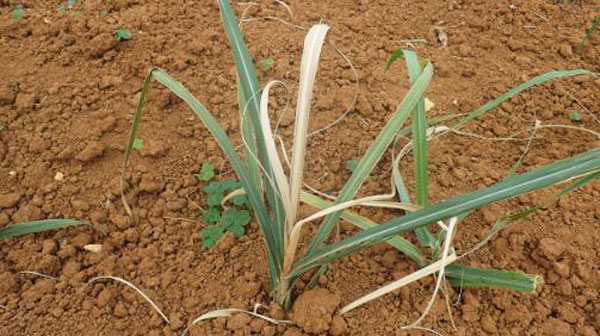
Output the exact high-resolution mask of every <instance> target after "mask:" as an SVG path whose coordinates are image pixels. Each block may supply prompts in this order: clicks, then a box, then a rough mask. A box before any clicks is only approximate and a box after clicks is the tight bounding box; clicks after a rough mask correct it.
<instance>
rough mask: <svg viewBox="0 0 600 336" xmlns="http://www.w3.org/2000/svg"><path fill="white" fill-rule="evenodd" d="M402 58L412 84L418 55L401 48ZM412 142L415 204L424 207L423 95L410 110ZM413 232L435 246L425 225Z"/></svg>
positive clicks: (421, 239)
mask: <svg viewBox="0 0 600 336" xmlns="http://www.w3.org/2000/svg"><path fill="white" fill-rule="evenodd" d="M403 52H404V59H405V60H406V69H407V71H408V77H409V80H410V85H414V84H415V81H416V80H417V78H418V77H419V75H420V74H421V65H420V64H419V57H418V56H417V54H416V53H415V52H414V51H410V50H403ZM411 129H412V135H413V137H412V143H413V154H414V176H415V191H416V194H417V204H418V205H420V206H422V207H426V206H427V204H428V200H429V196H428V192H427V187H428V182H427V118H426V116H425V97H424V96H421V98H420V99H419V102H418V103H417V106H416V107H415V108H414V109H413V111H412V123H411ZM415 234H416V235H417V238H418V239H419V242H420V243H421V246H428V247H435V246H436V243H435V238H434V237H433V236H432V235H431V233H430V232H429V229H428V228H427V227H420V228H418V229H416V230H415Z"/></svg>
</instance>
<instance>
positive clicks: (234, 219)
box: [200, 164, 250, 248]
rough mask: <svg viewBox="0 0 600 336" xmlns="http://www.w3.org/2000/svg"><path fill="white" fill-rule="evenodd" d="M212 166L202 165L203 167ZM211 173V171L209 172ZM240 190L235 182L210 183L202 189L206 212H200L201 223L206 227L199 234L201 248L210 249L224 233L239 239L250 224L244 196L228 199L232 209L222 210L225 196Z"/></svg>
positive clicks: (246, 201)
mask: <svg viewBox="0 0 600 336" xmlns="http://www.w3.org/2000/svg"><path fill="white" fill-rule="evenodd" d="M207 166H211V167H212V164H204V165H203V166H202V169H204V167H207ZM211 172H212V170H211ZM238 188H240V183H239V182H238V181H235V180H224V181H212V182H210V183H209V184H207V185H206V186H204V187H203V188H202V191H203V192H204V193H205V194H206V204H207V205H208V210H207V211H204V212H201V214H202V221H203V222H204V223H205V224H206V225H207V227H206V228H205V229H204V230H202V232H200V238H202V247H204V248H211V247H213V246H214V245H215V244H216V243H217V242H218V241H219V239H221V237H222V236H223V234H225V232H231V233H232V234H233V235H234V236H235V237H236V238H241V237H242V236H243V235H244V233H245V232H246V225H248V223H249V222H250V212H249V211H248V210H247V209H248V199H247V197H246V195H237V196H233V197H231V198H230V199H229V201H230V203H231V204H233V206H234V207H233V208H229V209H223V208H222V207H221V202H222V201H223V199H225V194H226V193H229V192H231V191H233V190H236V189H238Z"/></svg>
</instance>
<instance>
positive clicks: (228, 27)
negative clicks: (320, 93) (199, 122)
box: [218, 0, 285, 263]
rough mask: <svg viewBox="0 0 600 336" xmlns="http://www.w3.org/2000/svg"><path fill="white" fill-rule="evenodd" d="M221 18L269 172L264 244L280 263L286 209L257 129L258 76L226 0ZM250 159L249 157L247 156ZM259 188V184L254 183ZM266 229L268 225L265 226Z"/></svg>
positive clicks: (221, 3) (221, 5) (220, 1)
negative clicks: (269, 238) (269, 218)
mask: <svg viewBox="0 0 600 336" xmlns="http://www.w3.org/2000/svg"><path fill="white" fill-rule="evenodd" d="M218 4H219V8H220V13H221V19H222V21H223V26H224V28H225V33H226V34H227V37H228V38H229V42H230V44H231V49H232V52H233V57H234V59H235V65H236V69H237V74H238V78H239V83H240V86H241V89H242V92H243V95H244V97H245V98H246V99H247V100H248V104H247V108H248V112H247V113H248V114H249V116H250V121H251V122H252V126H253V127H252V130H253V134H254V136H255V137H256V144H257V147H258V158H259V159H260V164H261V165H262V167H263V168H264V169H265V171H266V174H267V175H268V176H269V177H268V178H267V177H265V178H263V186H264V187H265V190H266V194H267V200H268V201H269V204H270V209H272V210H273V211H274V216H275V219H274V222H273V221H271V225H270V226H269V228H268V229H269V231H271V236H272V237H273V238H274V239H275V240H273V241H267V244H269V243H273V244H276V245H273V246H271V247H270V249H271V250H273V251H274V253H275V256H276V260H277V262H278V263H279V261H280V260H281V263H283V242H282V240H283V237H280V234H279V232H281V230H280V228H279V226H282V225H284V224H285V223H284V222H285V211H284V208H283V204H282V203H281V199H280V198H279V195H278V194H277V192H276V190H275V188H274V186H273V185H272V184H271V182H270V181H274V177H273V171H272V169H271V164H270V161H269V157H268V156H267V151H266V145H265V139H264V136H263V134H262V132H259V131H258V130H260V119H259V110H260V105H259V104H260V95H259V91H260V87H259V85H258V79H257V77H256V70H255V67H254V63H253V62H252V59H251V58H250V55H249V54H248V47H247V46H246V43H245V42H244V37H243V36H242V33H241V32H240V29H239V27H238V23H237V20H236V18H235V15H234V14H233V11H232V10H231V6H230V5H229V2H228V1H227V0H218ZM248 159H249V160H250V159H251V158H248ZM255 187H256V188H259V189H260V187H259V186H255ZM265 229H267V228H265Z"/></svg>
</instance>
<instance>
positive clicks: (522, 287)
mask: <svg viewBox="0 0 600 336" xmlns="http://www.w3.org/2000/svg"><path fill="white" fill-rule="evenodd" d="M445 273H446V279H447V280H448V282H450V284H451V285H452V286H453V287H465V288H469V287H474V288H482V287H487V288H503V289H511V290H515V291H519V292H528V293H533V292H535V289H536V287H537V285H538V284H539V283H540V280H541V278H540V277H538V276H534V275H530V274H526V273H522V272H509V271H504V270H496V269H483V268H477V267H469V266H465V265H460V264H453V265H448V266H447V267H446V269H445Z"/></svg>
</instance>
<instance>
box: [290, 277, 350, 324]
mask: <svg viewBox="0 0 600 336" xmlns="http://www.w3.org/2000/svg"><path fill="white" fill-rule="evenodd" d="M339 304H340V297H339V295H337V294H333V293H330V292H329V291H327V290H326V289H323V288H314V289H310V290H307V291H306V292H304V293H302V294H300V296H298V298H297V299H296V301H295V302H294V306H293V307H292V321H293V322H294V323H295V324H296V325H297V326H299V327H301V328H302V329H303V330H304V331H306V332H308V333H314V334H319V333H322V332H325V331H328V330H329V328H330V326H331V322H332V320H333V313H334V312H335V310H336V309H337V307H338V305H339ZM337 324H339V322H338V323H337ZM336 327H337V326H336ZM336 329H337V328H336Z"/></svg>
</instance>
